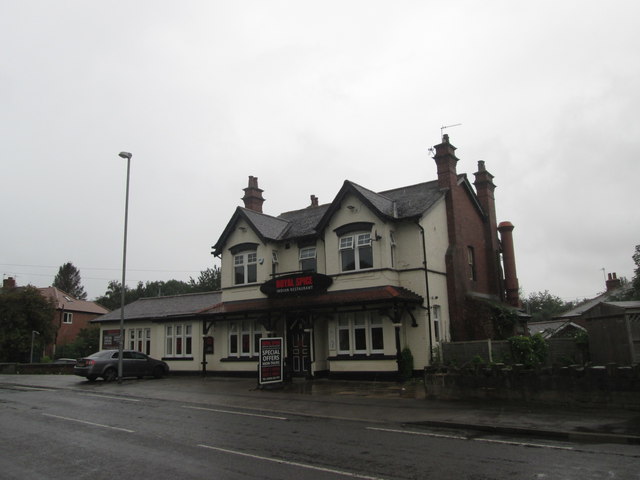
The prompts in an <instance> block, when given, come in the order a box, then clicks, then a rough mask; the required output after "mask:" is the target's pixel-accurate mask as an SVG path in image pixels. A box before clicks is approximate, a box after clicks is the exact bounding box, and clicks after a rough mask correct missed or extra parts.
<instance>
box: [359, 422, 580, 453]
mask: <svg viewBox="0 0 640 480" xmlns="http://www.w3.org/2000/svg"><path fill="white" fill-rule="evenodd" d="M367 430H376V431H379V432H391V433H404V434H406V435H422V436H425V437H436V438H450V439H453V440H470V441H474V442H485V443H501V444H504V445H515V446H518V447H534V448H550V449H553V450H575V448H573V447H562V446H560V445H547V444H544V443H528V442H513V441H509V440H493V439H490V438H468V437H464V436H460V435H444V434H440V433H430V432H416V431H412V430H397V429H392V428H375V427H367Z"/></svg>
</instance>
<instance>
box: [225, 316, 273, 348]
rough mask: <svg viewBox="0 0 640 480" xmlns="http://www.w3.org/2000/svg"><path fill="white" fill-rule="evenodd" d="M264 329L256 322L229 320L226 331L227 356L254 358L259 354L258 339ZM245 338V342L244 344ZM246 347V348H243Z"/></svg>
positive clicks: (262, 334) (263, 332)
mask: <svg viewBox="0 0 640 480" xmlns="http://www.w3.org/2000/svg"><path fill="white" fill-rule="evenodd" d="M265 333H266V332H265V331H264V328H263V327H262V325H261V324H259V323H258V321H257V320H251V319H247V320H231V321H229V326H228V329H227V356H228V357H229V358H254V357H257V356H258V355H259V354H260V339H261V338H262V337H263V336H264V335H265ZM245 336H246V342H245ZM245 346H246V347H248V348H245Z"/></svg>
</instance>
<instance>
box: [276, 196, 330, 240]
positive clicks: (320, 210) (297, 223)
mask: <svg viewBox="0 0 640 480" xmlns="http://www.w3.org/2000/svg"><path fill="white" fill-rule="evenodd" d="M330 206H331V204H329V203H327V204H325V205H320V206H318V207H307V208H303V209H302V210H293V211H291V212H285V213H283V214H281V215H280V216H279V217H278V218H280V219H282V220H285V221H287V222H289V224H290V228H289V230H288V231H287V233H286V235H285V238H300V237H305V236H308V235H315V234H316V233H317V232H316V226H317V225H318V222H319V221H320V219H321V218H322V216H323V215H324V214H325V212H326V211H327V210H328V209H329V207H330Z"/></svg>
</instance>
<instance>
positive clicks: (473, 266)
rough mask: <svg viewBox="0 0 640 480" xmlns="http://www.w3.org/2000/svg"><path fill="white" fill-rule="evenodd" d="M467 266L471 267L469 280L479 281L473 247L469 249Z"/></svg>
mask: <svg viewBox="0 0 640 480" xmlns="http://www.w3.org/2000/svg"><path fill="white" fill-rule="evenodd" d="M467 264H468V265H469V280H473V281H475V280H477V274H476V253H475V250H474V248H473V247H472V246H468V247H467Z"/></svg>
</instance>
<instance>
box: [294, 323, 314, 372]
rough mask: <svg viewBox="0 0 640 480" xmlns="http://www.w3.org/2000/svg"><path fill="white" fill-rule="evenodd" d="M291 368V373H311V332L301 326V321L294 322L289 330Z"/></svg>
mask: <svg viewBox="0 0 640 480" xmlns="http://www.w3.org/2000/svg"><path fill="white" fill-rule="evenodd" d="M289 345H290V349H291V350H290V358H291V370H292V373H293V375H297V376H308V375H310V374H311V332H309V331H308V330H306V331H305V329H303V328H302V325H301V322H299V321H298V322H295V323H294V325H293V327H292V328H291V330H289Z"/></svg>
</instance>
